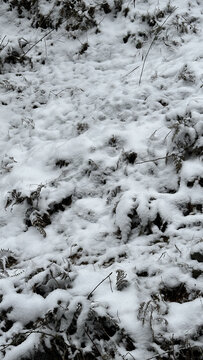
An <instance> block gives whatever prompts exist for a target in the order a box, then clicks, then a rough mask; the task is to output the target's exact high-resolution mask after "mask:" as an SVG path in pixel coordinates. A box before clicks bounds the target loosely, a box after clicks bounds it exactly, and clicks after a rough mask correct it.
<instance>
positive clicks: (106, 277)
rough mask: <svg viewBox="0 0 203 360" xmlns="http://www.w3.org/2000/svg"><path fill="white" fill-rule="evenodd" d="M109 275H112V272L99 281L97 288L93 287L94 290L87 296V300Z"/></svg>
mask: <svg viewBox="0 0 203 360" xmlns="http://www.w3.org/2000/svg"><path fill="white" fill-rule="evenodd" d="M111 275H112V272H110V274H109V275H107V276H106V277H105V278H104V279H103V280H101V281H100V282H99V284H97V286H95V288H94V289H93V290H92V291H91V292H90V293H89V295H88V297H87V298H88V299H90V298H91V296H92V294H93V292H94V291H95V290H96V289H97V288H98V287H99V286H100V285H101V284H102V283H103V282H104V281H105V280H106V279H108V278H109V277H110V276H111Z"/></svg>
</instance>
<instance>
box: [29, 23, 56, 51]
mask: <svg viewBox="0 0 203 360" xmlns="http://www.w3.org/2000/svg"><path fill="white" fill-rule="evenodd" d="M54 30H55V29H51V30H50V31H48V32H47V33H46V34H45V35H43V36H42V37H41V38H40V39H39V40H37V41H36V42H35V43H34V44H33V45H32V46H31V47H30V48H29V49H28V50H27V51H26V52H25V53H24V54H23V56H25V55H27V54H28V53H29V52H30V51H31V50H32V49H33V48H34V47H35V46H36V45H37V44H38V43H39V42H40V41H42V40H43V39H44V38H46V37H47V36H48V35H49V34H51V33H52V32H53V31H54Z"/></svg>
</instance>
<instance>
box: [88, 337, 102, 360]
mask: <svg viewBox="0 0 203 360" xmlns="http://www.w3.org/2000/svg"><path fill="white" fill-rule="evenodd" d="M85 334H86V335H87V336H88V338H89V339H90V341H91V342H92V344H93V345H94V347H95V349H96V350H97V352H98V354H99V355H100V356H101V357H102V354H101V352H100V351H99V349H98V347H97V345H96V344H95V342H94V340H93V339H92V338H91V336H90V334H89V333H88V331H87V330H85Z"/></svg>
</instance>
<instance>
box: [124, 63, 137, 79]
mask: <svg viewBox="0 0 203 360" xmlns="http://www.w3.org/2000/svg"><path fill="white" fill-rule="evenodd" d="M139 67H140V66H139V65H138V66H136V67H135V68H134V69H132V70H131V71H129V72H128V73H127V74H125V75H123V78H125V77H126V76H128V75H130V74H131V73H132V72H133V71H135V70H137V69H138V68H139Z"/></svg>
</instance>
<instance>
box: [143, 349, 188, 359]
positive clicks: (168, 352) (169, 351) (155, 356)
mask: <svg viewBox="0 0 203 360" xmlns="http://www.w3.org/2000/svg"><path fill="white" fill-rule="evenodd" d="M185 349H188V347H185V346H184V347H182V348H180V349H178V351H180V350H185ZM172 352H173V350H172V349H171V350H168V351H165V352H162V353H160V354H157V355H154V356H152V357H150V358H147V359H146V360H151V359H156V358H157V357H160V356H162V355H165V354H170V353H172Z"/></svg>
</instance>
